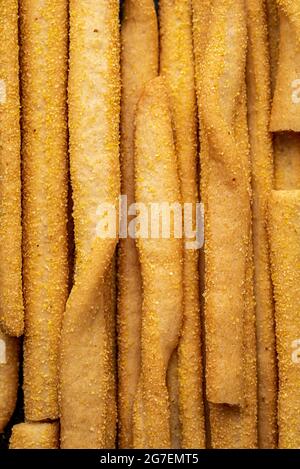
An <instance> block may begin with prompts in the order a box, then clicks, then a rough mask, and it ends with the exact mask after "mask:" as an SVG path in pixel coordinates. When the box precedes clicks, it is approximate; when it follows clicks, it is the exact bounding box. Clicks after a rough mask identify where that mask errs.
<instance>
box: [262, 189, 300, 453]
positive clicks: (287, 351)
mask: <svg viewBox="0 0 300 469" xmlns="http://www.w3.org/2000/svg"><path fill="white" fill-rule="evenodd" d="M299 220H300V191H299V190H298V191H296V190H295V191H273V193H272V196H271V198H270V203H269V220H268V221H269V225H268V228H269V235H270V246H271V260H272V280H273V284H274V297H275V318H276V339H277V353H278V363H279V397H278V426H279V448H285V449H286V448H290V449H291V448H299V447H300V433H299V426H300V394H299V387H300V363H299V362H300V359H299V348H300V337H299V335H300V316H299V309H300V302H299V298H300V288H299V286H300V241H299V239H300V223H299Z"/></svg>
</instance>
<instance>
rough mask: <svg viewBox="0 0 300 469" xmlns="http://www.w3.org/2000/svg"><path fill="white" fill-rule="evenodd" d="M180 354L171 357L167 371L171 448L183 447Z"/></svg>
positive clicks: (174, 353) (175, 353)
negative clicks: (179, 377) (179, 372)
mask: <svg viewBox="0 0 300 469" xmlns="http://www.w3.org/2000/svg"><path fill="white" fill-rule="evenodd" d="M178 371H179V370H178V353H177V349H176V350H174V352H173V353H172V355H171V358H170V361H169V366H168V370H167V387H168V392H169V402H170V435H171V448H172V449H180V448H181V447H182V443H181V442H182V425H181V422H180V411H179V379H178Z"/></svg>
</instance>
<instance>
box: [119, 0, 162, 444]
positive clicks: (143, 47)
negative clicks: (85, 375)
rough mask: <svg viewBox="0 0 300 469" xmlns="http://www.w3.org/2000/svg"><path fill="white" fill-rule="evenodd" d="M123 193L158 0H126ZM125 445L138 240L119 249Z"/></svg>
mask: <svg viewBox="0 0 300 469" xmlns="http://www.w3.org/2000/svg"><path fill="white" fill-rule="evenodd" d="M121 42H122V49H121V76H122V96H121V174H122V178H121V181H122V187H121V192H122V195H126V196H127V204H128V206H130V205H131V204H132V203H133V202H134V161H133V158H134V135H133V134H134V115H135V109H136V104H137V101H138V99H139V98H140V95H141V91H142V89H143V87H144V85H145V83H147V82H148V81H149V80H151V79H152V78H155V77H156V76H157V74H158V31H157V18H156V12H155V7H154V3H153V0H138V1H137V0H126V1H125V3H124V18H123V21H122V27H121ZM118 278H119V296H118V328H119V335H118V344H119V358H118V360H119V370H118V371H119V420H120V422H119V425H120V433H119V445H120V447H121V448H130V447H131V446H132V415H133V401H134V397H135V393H136V389H137V383H138V378H139V373H140V354H141V351H140V348H141V340H140V336H141V310H142V278H141V272H140V266H139V260H138V254H137V249H136V246H135V240H134V239H132V238H130V237H127V238H124V239H121V240H120V247H119V270H118Z"/></svg>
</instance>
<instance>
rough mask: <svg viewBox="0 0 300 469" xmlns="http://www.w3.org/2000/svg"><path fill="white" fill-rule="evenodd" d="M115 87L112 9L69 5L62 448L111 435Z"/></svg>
mask: <svg viewBox="0 0 300 469" xmlns="http://www.w3.org/2000/svg"><path fill="white" fill-rule="evenodd" d="M119 81H120V80H119V2H118V1H117V0H112V1H110V2H107V1H106V0H99V1H98V2H94V1H93V0H71V1H70V72H69V131H70V165H71V180H72V189H73V200H74V213H73V215H74V228H75V247H76V266H75V268H76V270H75V282H74V286H73V288H72V291H71V294H70V297H69V299H68V302H67V307H66V311H65V315H64V320H63V328H62V338H61V360H60V404H61V446H62V448H104V447H106V446H107V445H109V446H110V445H111V443H112V441H111V440H112V435H113V433H114V431H113V429H112V428H111V426H110V429H109V422H110V424H111V422H112V420H111V414H109V412H108V410H107V402H108V398H109V396H108V394H109V393H110V392H111V384H112V382H111V379H110V378H111V366H112V360H113V356H112V353H110V352H109V349H110V346H111V332H109V331H108V329H107V327H108V321H107V318H106V317H105V307H104V290H103V285H104V279H105V276H106V275H107V273H108V269H109V266H110V264H111V262H112V258H113V255H114V251H115V246H116V242H117V240H116V233H114V234H112V235H111V236H110V235H109V236H107V237H104V236H103V234H104V233H102V234H101V233H99V232H98V224H99V222H100V221H101V219H99V217H101V214H102V216H104V215H105V211H106V209H105V210H104V212H103V213H102V208H103V204H104V206H105V207H108V204H109V207H111V208H113V209H115V212H117V206H118V196H119V137H118V135H119V94H120V83H119ZM99 210H100V214H99ZM116 215H117V213H116ZM109 327H110V326H109ZM111 397H112V399H113V396H111Z"/></svg>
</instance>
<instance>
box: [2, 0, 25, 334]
mask: <svg viewBox="0 0 300 469" xmlns="http://www.w3.org/2000/svg"><path fill="white" fill-rule="evenodd" d="M0 36H1V42H0V134H1V138H0V291H1V293H0V324H1V327H2V330H4V331H5V332H7V333H8V334H10V335H14V336H20V335H22V334H23V329H24V311H23V296H22V253H21V242H22V232H21V159H20V150H21V148H20V146H21V142H20V111H19V109H20V98H19V47H18V2H17V0H12V1H10V2H7V1H5V0H1V1H0Z"/></svg>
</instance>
